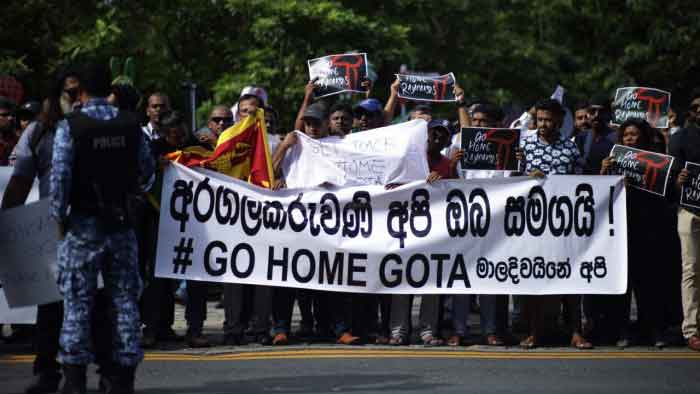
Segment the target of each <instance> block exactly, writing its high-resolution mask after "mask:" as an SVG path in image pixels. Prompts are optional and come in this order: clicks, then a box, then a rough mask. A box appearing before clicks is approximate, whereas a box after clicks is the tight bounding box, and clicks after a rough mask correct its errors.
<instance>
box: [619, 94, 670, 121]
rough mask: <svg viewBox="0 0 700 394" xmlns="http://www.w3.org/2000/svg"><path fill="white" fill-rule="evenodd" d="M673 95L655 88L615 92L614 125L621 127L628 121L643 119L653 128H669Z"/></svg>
mask: <svg viewBox="0 0 700 394" xmlns="http://www.w3.org/2000/svg"><path fill="white" fill-rule="evenodd" d="M670 107H671V93H669V92H667V91H665V90H660V89H654V88H642V87H636V86H635V87H626V88H619V89H617V91H616V92H615V100H614V101H613V105H612V111H613V119H612V123H613V124H615V125H621V124H622V123H623V122H624V121H626V120H627V119H642V120H646V121H647V122H649V124H650V125H651V127H657V128H666V127H668V109H669V108H670Z"/></svg>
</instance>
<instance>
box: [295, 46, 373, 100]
mask: <svg viewBox="0 0 700 394" xmlns="http://www.w3.org/2000/svg"><path fill="white" fill-rule="evenodd" d="M308 64H309V79H310V80H311V81H313V80H315V79H316V82H315V84H316V85H317V86H318V87H317V88H316V91H315V96H316V98H321V97H326V96H331V95H334V94H338V93H342V92H364V91H365V89H364V88H363V87H362V86H360V84H361V83H362V81H364V80H365V79H367V74H368V71H367V54H366V53H344V54H341V55H329V56H324V57H319V58H317V59H311V60H309V61H308Z"/></svg>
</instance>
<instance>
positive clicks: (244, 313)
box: [224, 284, 274, 336]
mask: <svg viewBox="0 0 700 394" xmlns="http://www.w3.org/2000/svg"><path fill="white" fill-rule="evenodd" d="M273 289H274V288H273V287H270V286H256V285H240V284H225V285H224V315H225V319H226V320H225V321H224V335H234V336H241V335H243V333H244V332H245V331H246V330H247V329H250V331H252V332H253V333H254V334H255V335H266V334H268V333H269V331H270V316H271V315H272V297H273Z"/></svg>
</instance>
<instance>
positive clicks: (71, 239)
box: [50, 65, 154, 393]
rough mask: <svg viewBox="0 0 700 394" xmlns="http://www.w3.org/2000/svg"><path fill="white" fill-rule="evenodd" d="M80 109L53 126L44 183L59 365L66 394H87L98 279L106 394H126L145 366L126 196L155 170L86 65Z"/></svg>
mask: <svg viewBox="0 0 700 394" xmlns="http://www.w3.org/2000/svg"><path fill="white" fill-rule="evenodd" d="M80 77H81V78H80V80H81V85H80V88H79V97H80V101H81V102H82V104H83V106H82V108H81V110H80V112H79V113H75V114H71V115H69V116H68V117H67V119H66V120H64V121H61V122H60V123H59V124H58V128H57V130H56V136H55V139H54V146H53V159H52V167H51V175H50V194H51V205H50V213H51V216H52V217H53V218H54V219H55V220H56V221H57V222H58V228H59V244H58V286H59V290H60V291H61V294H62V295H63V297H64V309H65V312H64V317H63V328H62V330H61V337H60V343H61V351H60V353H59V360H60V361H61V363H62V364H63V369H64V373H65V377H66V383H65V386H64V389H63V392H64V393H85V392H86V388H85V370H86V366H87V365H88V364H89V363H91V362H92V361H93V360H94V355H93V354H92V353H91V352H90V349H89V343H90V336H91V333H90V314H91V307H92V305H93V304H94V299H95V294H96V292H97V276H98V273H100V272H101V273H102V276H103V278H104V280H105V288H106V290H107V292H108V294H110V296H111V302H112V311H111V312H112V324H113V327H114V329H115V332H116V338H113V344H114V348H113V354H112V359H113V362H114V365H113V367H112V368H111V369H112V371H110V374H111V375H112V378H111V379H110V381H111V382H113V385H112V387H110V388H109V389H108V392H112V393H132V392H133V383H134V372H135V370H136V366H137V365H138V364H139V362H140V361H141V360H142V359H143V351H142V350H141V346H140V343H139V342H140V337H141V330H140V325H141V323H140V318H139V309H138V297H139V295H140V293H141V287H142V284H141V278H140V277H139V269H138V263H137V246H136V236H135V235H134V231H133V229H132V228H131V225H130V223H129V221H128V219H127V217H126V202H127V197H128V195H129V194H132V193H138V192H139V187H140V186H141V185H145V184H149V181H150V179H151V177H152V176H153V173H154V162H153V159H152V157H151V155H150V151H149V146H148V144H147V143H146V141H145V139H144V136H143V133H142V131H141V129H140V127H139V125H138V120H137V118H136V117H135V116H134V115H132V114H128V113H122V112H120V111H119V110H118V109H117V108H116V107H114V106H112V105H110V104H109V103H108V102H107V100H106V97H107V96H108V95H109V94H110V90H111V83H110V82H111V75H110V72H109V69H108V68H107V67H106V66H105V65H91V66H89V67H87V68H85V70H84V72H83V73H82V75H81V76H80Z"/></svg>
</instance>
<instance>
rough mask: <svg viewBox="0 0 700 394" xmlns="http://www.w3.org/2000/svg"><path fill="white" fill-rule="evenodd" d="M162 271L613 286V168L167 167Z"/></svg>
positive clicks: (620, 201)
mask: <svg viewBox="0 0 700 394" xmlns="http://www.w3.org/2000/svg"><path fill="white" fill-rule="evenodd" d="M161 207H162V209H161V216H160V229H159V235H158V251H157V267H156V275H157V276H159V277H166V278H176V279H192V280H203V281H211V282H231V283H248V284H257V285H268V286H286V287H299V288H307V289H308V288H310V289H320V290H331V291H348V292H357V293H401V294H434V293H474V294H621V293H624V292H625V290H626V289H627V222H626V216H625V215H626V212H625V193H624V188H623V182H622V178H621V177H614V176H551V177H549V178H547V179H545V180H538V179H532V178H526V177H515V178H501V179H481V180H470V181H464V180H457V181H440V182H437V183H435V184H434V185H428V184H426V183H424V182H422V181H420V182H414V183H411V184H407V185H404V186H401V187H399V188H397V189H394V190H390V191H387V190H384V188H383V187H382V186H364V187H343V188H337V187H334V188H327V189H324V188H314V189H305V190H281V191H277V192H272V191H269V190H266V189H261V188H257V187H254V186H251V185H249V184H246V183H244V182H240V181H236V180H233V179H231V178H228V177H225V176H223V175H220V174H216V173H213V172H210V171H206V170H201V171H193V170H191V169H188V168H185V167H183V166H180V165H172V166H170V167H168V169H167V170H166V172H165V177H164V184H163V195H162V202H161Z"/></svg>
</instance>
